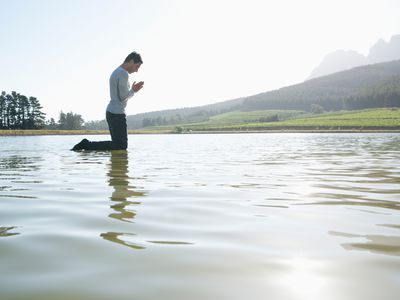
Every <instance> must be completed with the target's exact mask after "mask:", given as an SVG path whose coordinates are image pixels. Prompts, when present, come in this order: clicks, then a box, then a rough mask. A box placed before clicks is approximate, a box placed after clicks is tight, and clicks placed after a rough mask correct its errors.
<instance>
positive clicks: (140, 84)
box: [132, 81, 144, 93]
mask: <svg viewBox="0 0 400 300" xmlns="http://www.w3.org/2000/svg"><path fill="white" fill-rule="evenodd" d="M143 84H144V82H143V81H140V82H138V83H136V81H135V82H134V83H132V90H133V91H134V92H135V93H136V92H138V91H140V89H141V88H142V87H143Z"/></svg>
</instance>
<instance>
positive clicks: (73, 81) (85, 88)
mask: <svg viewBox="0 0 400 300" xmlns="http://www.w3.org/2000/svg"><path fill="white" fill-rule="evenodd" d="M0 11H1V12H2V13H1V15H2V16H1V18H0V45H1V48H0V49H1V56H0V90H1V91H3V90H4V91H6V92H11V91H17V92H19V93H22V94H24V95H27V96H35V97H37V98H38V99H39V100H40V102H41V104H42V105H43V107H44V109H43V110H44V111H45V112H46V113H47V117H54V118H55V119H57V118H58V113H59V111H61V110H63V111H65V112H68V111H73V112H74V113H79V114H81V115H82V116H83V118H84V119H85V120H86V121H89V120H95V119H102V118H104V114H105V108H106V105H107V104H108V101H109V87H108V79H109V76H110V74H111V72H112V71H113V70H114V69H115V68H116V67H117V66H118V65H120V64H121V62H122V61H123V59H124V58H125V57H126V55H127V54H129V53H130V52H131V51H134V50H136V51H138V52H139V53H141V55H142V58H143V61H144V64H143V66H142V68H141V69H140V70H139V73H135V74H133V75H131V77H130V81H131V82H133V81H140V80H143V81H144V82H145V86H144V88H143V89H142V90H141V91H140V92H139V93H137V94H136V95H135V96H134V97H133V98H132V99H131V100H130V102H129V104H128V107H127V113H128V114H136V113H140V112H145V111H153V110H162V109H166V108H179V107H190V106H197V105H203V104H208V103H214V102H218V101H224V100H229V99H233V98H238V97H242V96H249V95H252V94H256V93H260V92H265V91H268V90H272V89H277V88H280V87H283V86H287V85H291V84H295V83H299V82H302V81H304V80H305V78H307V77H308V76H309V74H310V72H311V71H312V69H313V68H314V67H316V66H317V65H318V64H319V63H320V62H321V60H322V58H323V57H324V56H325V55H326V54H328V53H329V52H332V51H334V50H337V49H344V50H349V49H352V50H356V51H358V52H360V53H362V54H365V55H366V54H368V50H369V48H370V46H371V45H373V44H374V43H375V42H376V41H377V40H378V39H379V38H383V39H384V40H386V41H388V40H389V39H390V37H391V36H392V35H395V34H400V18H399V17H398V15H399V11H400V1H398V0H360V1H358V0H356V1H352V0H332V1H331V0H328V1H322V0H303V1H301V0H298V1H296V0H279V1H277V0H276V1H267V0H265V1H261V0H260V1H256V0H245V1H235V0H198V1H197V0H186V1H184V0H182V1H179V0H143V1H139V0H112V1H111V0H85V1H81V0H68V1H56V0H30V1H29V0H14V1H8V0H0Z"/></svg>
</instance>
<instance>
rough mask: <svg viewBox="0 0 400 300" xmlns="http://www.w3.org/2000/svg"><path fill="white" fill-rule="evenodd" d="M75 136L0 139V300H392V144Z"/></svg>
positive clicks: (397, 137)
mask: <svg viewBox="0 0 400 300" xmlns="http://www.w3.org/2000/svg"><path fill="white" fill-rule="evenodd" d="M81 138H82V137H80V136H40V137H0V298H1V299H2V300H3V299H4V300H6V299H35V300H36V299H40V300H46V299H140V300H147V299H151V300H153V299H167V300H169V299H171V300H172V299H173V300H200V299H201V300H205V299H211V300H236V299H240V300H242V299H250V300H259V299H260V300H261V299H263V300H264V299H277V300H286V299H323V300H330V299H335V300H336V299H339V300H347V299H349V300H350V299H351V300H354V299H381V300H382V299H399V298H398V297H399V294H400V211H399V209H400V134H394V133H387V134H382V133H380V134H373V133H359V134H311V133H310V134H308V133H301V134H290V133H283V134H280V133H276V134H275V133H273V134H231V135H229V134H227V135H131V136H129V149H128V151H113V152H90V151H87V152H73V151H69V149H70V148H71V147H72V146H73V145H74V144H75V143H77V142H78V141H80V140H81ZM89 138H90V139H92V140H101V139H104V138H108V137H105V136H91V137H89Z"/></svg>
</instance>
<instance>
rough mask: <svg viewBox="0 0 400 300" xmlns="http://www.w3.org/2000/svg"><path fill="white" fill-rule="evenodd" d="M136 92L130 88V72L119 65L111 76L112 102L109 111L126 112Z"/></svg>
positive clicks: (115, 112)
mask: <svg viewBox="0 0 400 300" xmlns="http://www.w3.org/2000/svg"><path fill="white" fill-rule="evenodd" d="M133 94H134V92H133V90H132V89H130V85H129V74H128V72H127V71H126V70H125V69H124V68H122V67H121V66H119V67H118V68H116V69H115V70H114V72H112V74H111V76H110V98H111V100H110V103H109V104H108V106H107V111H108V112H110V113H113V114H125V107H126V104H127V103H128V100H129V98H131V97H132V96H133Z"/></svg>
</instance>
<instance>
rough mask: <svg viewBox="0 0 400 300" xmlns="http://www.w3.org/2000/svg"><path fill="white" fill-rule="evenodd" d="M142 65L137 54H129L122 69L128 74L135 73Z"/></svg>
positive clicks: (140, 58)
mask: <svg viewBox="0 0 400 300" xmlns="http://www.w3.org/2000/svg"><path fill="white" fill-rule="evenodd" d="M142 63H143V61H142V57H141V56H140V54H139V53H137V52H132V53H130V54H129V55H128V56H127V57H126V58H125V61H124V63H123V66H124V69H125V70H126V71H127V72H128V73H129V74H131V73H134V72H137V71H138V70H139V68H140V66H141V64H142Z"/></svg>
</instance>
